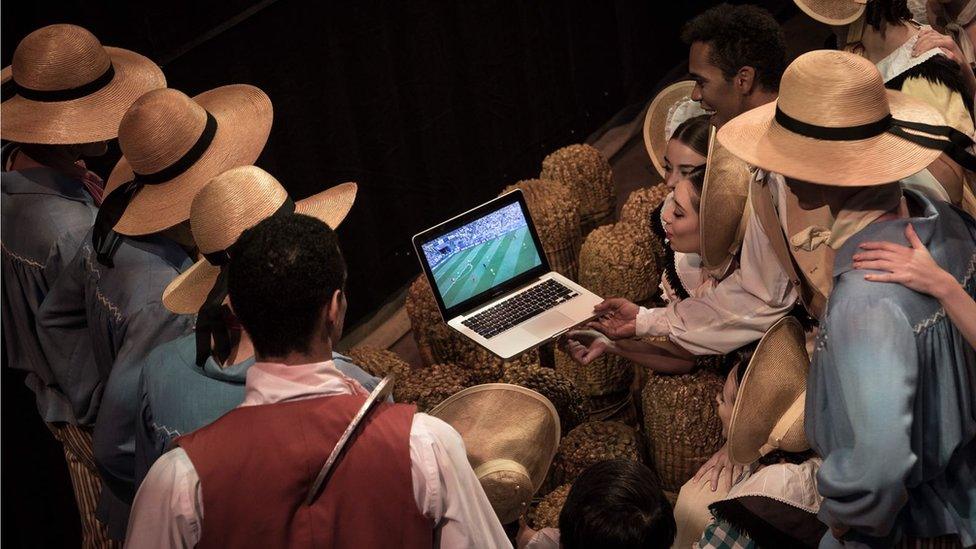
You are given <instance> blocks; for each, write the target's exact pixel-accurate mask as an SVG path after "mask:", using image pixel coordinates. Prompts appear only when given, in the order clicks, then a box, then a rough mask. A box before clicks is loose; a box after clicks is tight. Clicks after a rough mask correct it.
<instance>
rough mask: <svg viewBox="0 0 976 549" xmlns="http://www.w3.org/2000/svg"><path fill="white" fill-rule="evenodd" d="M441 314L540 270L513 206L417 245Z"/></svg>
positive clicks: (521, 217)
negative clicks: (436, 295)
mask: <svg viewBox="0 0 976 549" xmlns="http://www.w3.org/2000/svg"><path fill="white" fill-rule="evenodd" d="M420 247H421V249H422V250H423V254H424V258H425V259H426V260H427V265H428V266H429V267H430V273H431V275H432V279H433V281H434V285H435V286H436V287H437V288H436V291H437V292H438V293H439V294H440V297H441V300H442V302H443V304H444V308H445V309H450V308H451V307H453V306H455V305H458V304H460V303H463V302H465V301H467V300H468V299H471V298H472V297H474V296H477V295H479V294H481V293H484V292H486V291H488V290H491V289H492V288H495V287H497V286H499V285H501V284H504V283H505V282H507V281H509V280H511V279H513V278H515V277H517V276H518V275H520V274H522V273H525V272H527V271H529V270H531V269H533V268H535V267H538V266H539V265H541V264H542V258H541V257H540V252H539V250H538V249H537V247H536V244H535V239H534V238H533V237H532V234H531V232H530V228H529V224H528V222H527V221H526V219H525V214H524V213H523V211H522V207H521V205H520V203H519V202H514V203H510V204H507V205H505V206H501V207H499V208H498V209H496V210H494V211H491V212H488V213H487V214H485V215H482V216H480V217H478V218H476V219H474V220H473V221H469V222H467V223H465V224H463V225H461V226H459V227H457V228H455V229H452V230H450V231H448V232H445V233H443V234H441V235H439V236H438V237H436V238H434V239H431V240H429V241H427V242H423V243H422V244H421V246H420Z"/></svg>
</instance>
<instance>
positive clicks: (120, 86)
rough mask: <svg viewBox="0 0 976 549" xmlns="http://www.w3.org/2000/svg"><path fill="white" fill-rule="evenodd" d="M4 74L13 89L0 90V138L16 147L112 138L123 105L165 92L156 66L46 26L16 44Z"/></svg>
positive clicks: (84, 35)
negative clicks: (1, 93) (0, 93)
mask: <svg viewBox="0 0 976 549" xmlns="http://www.w3.org/2000/svg"><path fill="white" fill-rule="evenodd" d="M4 70H7V69H4ZM9 70H10V71H11V73H12V76H13V79H12V81H13V82H14V85H13V86H8V85H5V86H4V92H5V93H4V99H5V100H4V101H3V107H2V109H0V134H2V136H3V138H4V139H7V140H10V141H16V142H19V143H40V144H45V145H71V144H78V143H92V142H96V141H106V140H108V139H113V138H115V136H116V135H118V131H119V121H120V120H121V119H122V115H123V114H124V113H125V110H126V109H128V108H129V105H131V104H132V103H133V102H134V101H135V100H136V99H138V98H139V96H141V95H142V94H144V93H146V92H147V91H149V90H154V89H157V88H162V87H165V86H166V78H165V77H164V76H163V71H161V70H160V69H159V67H158V66H156V64H155V63H153V62H152V61H150V60H149V59H147V58H145V57H143V56H141V55H139V54H138V53H135V52H132V51H129V50H124V49H121V48H110V47H105V46H102V44H101V43H100V42H99V41H98V39H97V38H95V36H94V35H93V34H92V33H90V32H88V31H87V30H85V29H83V28H81V27H78V26H76V25H50V26H47V27H44V28H41V29H38V30H36V31H34V32H32V33H30V34H28V35H27V37H25V38H24V39H23V40H21V41H20V44H18V45H17V49H16V50H15V51H14V57H13V63H12V64H11V65H10V67H9ZM8 92H9V97H7V96H8Z"/></svg>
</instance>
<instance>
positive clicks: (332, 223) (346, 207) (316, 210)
mask: <svg viewBox="0 0 976 549" xmlns="http://www.w3.org/2000/svg"><path fill="white" fill-rule="evenodd" d="M357 190H358V186H357V185H356V184H355V183H342V184H341V185H336V186H335V187H331V188H329V189H326V190H325V191H322V192H320V193H318V194H316V195H313V196H310V197H308V198H306V199H304V200H299V201H297V202H295V213H299V214H304V215H308V216H311V217H314V218H316V219H318V220H320V221H322V222H324V223H326V224H327V225H328V226H329V227H331V228H333V229H335V228H337V227H338V226H339V225H340V224H341V223H342V221H343V220H344V219H345V218H346V215H348V214H349V211H350V210H351V209H352V205H353V203H354V202H355V201H356V191H357ZM261 221H262V220H261V219H255V220H254V223H253V224H252V226H254V225H257V224H258V223H260V222H261ZM219 274H220V267H217V266H214V265H212V264H211V263H210V262H209V261H207V260H206V259H200V260H199V261H197V262H196V263H194V264H193V265H192V266H190V268H189V269H187V270H186V271H183V272H182V273H180V274H179V276H177V277H176V278H174V279H173V281H172V282H170V283H169V285H168V286H167V287H166V290H165V291H163V305H164V306H165V307H166V308H167V309H169V310H170V311H172V312H174V313H176V314H192V313H196V312H197V311H199V310H200V306H201V305H203V302H204V301H205V300H206V299H207V295H208V294H209V293H210V290H211V289H213V286H214V283H216V282H217V276H218V275H219Z"/></svg>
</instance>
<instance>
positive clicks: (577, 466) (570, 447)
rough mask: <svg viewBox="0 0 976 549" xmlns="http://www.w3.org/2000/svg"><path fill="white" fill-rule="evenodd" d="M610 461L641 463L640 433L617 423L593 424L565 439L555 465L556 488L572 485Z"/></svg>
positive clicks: (573, 431) (585, 425) (583, 425)
mask: <svg viewBox="0 0 976 549" xmlns="http://www.w3.org/2000/svg"><path fill="white" fill-rule="evenodd" d="M609 459H629V460H631V461H638V462H639V461H641V442H640V438H639V437H638V435H637V431H636V430H635V429H634V428H632V427H628V426H626V425H624V424H623V423H618V422H616V421H590V422H587V423H584V424H582V425H580V426H579V427H576V428H575V429H573V430H572V431H570V432H569V434H568V435H566V436H565V437H563V440H562V441H561V442H560V443H559V450H558V451H557V452H556V457H555V458H554V459H553V461H552V475H553V477H554V479H553V480H554V481H555V484H564V483H572V482H574V481H575V480H576V478H577V477H579V476H580V474H581V473H582V472H583V471H584V470H586V468H587V467H590V466H591V465H594V464H596V463H599V462H601V461H606V460H609Z"/></svg>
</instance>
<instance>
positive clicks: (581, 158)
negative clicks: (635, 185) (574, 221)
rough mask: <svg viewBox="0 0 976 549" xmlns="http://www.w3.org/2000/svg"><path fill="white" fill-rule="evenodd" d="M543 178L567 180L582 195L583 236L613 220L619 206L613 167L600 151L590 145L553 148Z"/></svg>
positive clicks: (545, 161) (577, 194) (541, 174)
mask: <svg viewBox="0 0 976 549" xmlns="http://www.w3.org/2000/svg"><path fill="white" fill-rule="evenodd" d="M539 179H549V180H553V181H562V182H564V183H567V184H568V185H569V186H570V187H571V188H572V190H573V192H574V193H576V196H577V197H579V202H580V232H581V235H582V237H583V238H586V235H588V234H589V233H590V231H592V230H593V229H595V228H597V227H599V226H600V225H604V224H606V223H610V222H612V221H613V214H614V211H615V210H616V207H617V193H616V189H615V188H614V186H613V170H611V169H610V163H609V162H607V159H606V158H604V157H603V155H602V154H601V153H600V151H598V150H596V149H595V148H593V147H591V146H590V145H581V144H577V145H569V146H568V147H563V148H561V149H559V150H557V151H555V152H553V153H552V154H550V155H549V156H547V157H546V158H545V160H543V161H542V173H540V174H539Z"/></svg>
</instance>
